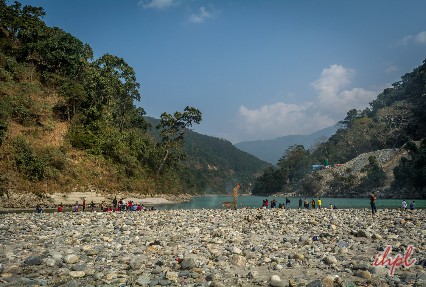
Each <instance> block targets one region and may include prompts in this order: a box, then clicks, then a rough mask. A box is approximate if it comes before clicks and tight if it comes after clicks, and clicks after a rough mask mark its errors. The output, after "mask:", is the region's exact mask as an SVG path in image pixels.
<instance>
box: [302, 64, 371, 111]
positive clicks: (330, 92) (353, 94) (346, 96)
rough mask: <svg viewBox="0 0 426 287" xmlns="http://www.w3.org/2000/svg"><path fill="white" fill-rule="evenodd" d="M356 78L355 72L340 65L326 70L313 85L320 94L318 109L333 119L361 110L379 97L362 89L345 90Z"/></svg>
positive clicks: (317, 102) (317, 100)
mask: <svg viewBox="0 0 426 287" xmlns="http://www.w3.org/2000/svg"><path fill="white" fill-rule="evenodd" d="M354 76H355V71H354V70H352V69H348V68H345V67H343V66H340V65H331V66H330V68H328V69H324V70H323V71H322V73H321V76H320V78H319V79H318V80H316V81H315V82H313V83H312V84H311V85H312V86H313V87H314V89H315V90H316V91H317V92H318V96H317V98H316V104H317V108H318V109H320V110H321V112H325V113H327V114H328V115H330V116H333V118H335V117H337V116H339V115H341V111H342V110H343V111H344V113H346V112H347V111H349V110H350V109H361V108H363V107H366V106H367V104H368V103H369V102H370V101H371V100H373V99H374V98H375V96H377V91H369V90H365V89H362V88H354V89H351V90H344V89H343V88H345V87H347V86H348V85H349V84H350V83H351V82H352V79H353V77H354Z"/></svg>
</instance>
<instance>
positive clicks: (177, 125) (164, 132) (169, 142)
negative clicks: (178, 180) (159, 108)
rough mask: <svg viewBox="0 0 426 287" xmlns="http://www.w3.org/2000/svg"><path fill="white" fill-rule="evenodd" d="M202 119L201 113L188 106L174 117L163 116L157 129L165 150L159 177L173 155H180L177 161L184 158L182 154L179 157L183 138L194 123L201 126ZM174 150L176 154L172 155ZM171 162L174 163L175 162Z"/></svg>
mask: <svg viewBox="0 0 426 287" xmlns="http://www.w3.org/2000/svg"><path fill="white" fill-rule="evenodd" d="M201 119H202V114H201V112H200V111H199V110H198V109H196V108H193V107H189V106H187V107H186V108H185V109H184V111H183V112H175V113H174V114H173V115H171V114H168V113H162V114H161V117H160V123H159V124H158V125H157V129H159V130H160V134H161V137H162V139H161V143H162V144H161V147H162V149H163V150H164V157H163V159H162V160H161V163H160V165H159V167H158V169H157V175H158V174H160V173H161V171H162V170H163V168H164V165H165V164H166V163H167V161H168V159H169V158H170V156H171V155H172V156H174V155H178V156H177V157H175V160H176V159H182V158H183V157H182V154H180V155H179V153H180V152H181V145H182V141H183V136H184V134H185V132H186V131H187V129H188V128H190V127H192V124H193V123H196V124H199V123H200V122H201ZM173 150H174V151H175V154H171V152H172V151H173ZM171 162H172V163H173V161H171Z"/></svg>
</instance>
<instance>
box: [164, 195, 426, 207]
mask: <svg viewBox="0 0 426 287" xmlns="http://www.w3.org/2000/svg"><path fill="white" fill-rule="evenodd" d="M266 198H267V199H268V201H269V203H270V202H271V201H272V200H273V199H274V198H275V199H276V201H277V206H278V204H279V203H285V197H262V196H240V197H238V202H237V208H244V207H247V208H259V207H261V206H262V201H263V200H264V199H266ZM289 199H290V208H298V207H299V198H298V197H297V198H295V197H289ZM314 199H315V202H316V200H317V199H318V198H314ZM232 200H233V198H232V196H196V197H193V198H192V199H191V201H189V202H183V203H177V204H168V205H162V206H158V207H157V209H199V208H206V209H216V208H223V206H222V202H224V201H232ZM302 200H304V198H302ZM311 200H312V198H308V201H311ZM321 200H322V207H327V208H328V207H330V204H333V205H335V206H336V207H337V208H370V199H369V198H321ZM406 201H407V205H408V207H409V206H410V203H411V202H412V200H410V199H406ZM414 201H415V208H416V209H425V208H426V200H424V199H422V200H421V199H417V200H414ZM401 203H402V200H401V199H380V198H378V199H377V202H376V206H377V208H378V209H381V208H400V207H401Z"/></svg>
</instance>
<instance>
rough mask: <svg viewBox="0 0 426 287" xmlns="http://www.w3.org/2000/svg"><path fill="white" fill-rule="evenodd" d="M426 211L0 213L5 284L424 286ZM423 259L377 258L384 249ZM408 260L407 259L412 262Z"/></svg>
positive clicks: (0, 269)
mask: <svg viewBox="0 0 426 287" xmlns="http://www.w3.org/2000/svg"><path fill="white" fill-rule="evenodd" d="M425 218H426V210H415V211H414V212H402V211H400V210H379V213H378V215H377V216H376V217H375V218H374V219H372V218H371V214H370V213H369V211H368V210H366V209H364V210H350V209H347V210H328V209H323V210H279V209H274V210H264V209H261V210H258V209H241V210H237V211H233V210H167V211H166V210H161V211H152V212H116V213H99V212H94V213H90V212H85V213H71V212H69V213H42V214H35V213H30V214H28V213H27V214H14V213H12V214H3V215H0V232H1V236H0V286H69V287H71V286H117V287H118V286H309V287H315V286H426V269H425V265H426V264H425V262H426V240H425V239H426V221H425ZM387 245H390V246H392V252H391V254H389V256H388V257H395V256H396V255H397V254H401V255H404V254H406V252H407V251H408V250H407V249H409V246H410V245H412V246H413V247H414V251H413V253H412V254H411V256H410V258H409V259H410V260H411V259H416V262H415V264H413V265H412V266H410V267H409V268H405V267H404V266H399V267H396V268H395V274H394V275H393V276H392V277H391V276H389V270H390V268H389V267H381V266H374V265H373V262H374V260H375V258H376V256H377V255H378V254H380V253H383V251H384V250H385V248H386V246H387ZM408 261H409V260H407V262H408Z"/></svg>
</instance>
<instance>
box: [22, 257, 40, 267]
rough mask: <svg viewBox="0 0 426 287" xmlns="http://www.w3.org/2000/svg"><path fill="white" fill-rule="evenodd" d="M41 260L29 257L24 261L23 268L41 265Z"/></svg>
mask: <svg viewBox="0 0 426 287" xmlns="http://www.w3.org/2000/svg"><path fill="white" fill-rule="evenodd" d="M41 263H43V259H42V258H41V257H40V256H31V257H28V258H27V259H25V260H24V263H23V265H24V266H32V265H41Z"/></svg>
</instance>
